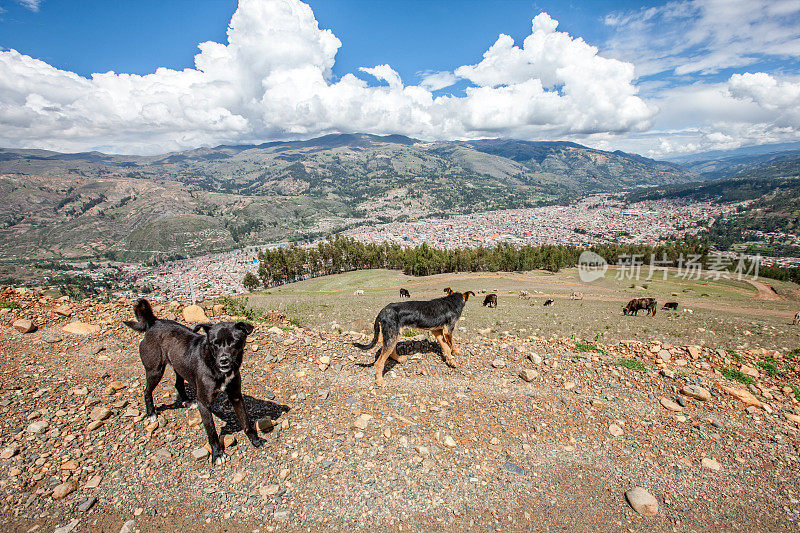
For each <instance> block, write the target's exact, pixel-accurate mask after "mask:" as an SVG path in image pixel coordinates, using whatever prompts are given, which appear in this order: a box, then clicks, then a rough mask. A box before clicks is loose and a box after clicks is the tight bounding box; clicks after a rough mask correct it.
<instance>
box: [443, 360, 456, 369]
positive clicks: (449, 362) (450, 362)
mask: <svg viewBox="0 0 800 533" xmlns="http://www.w3.org/2000/svg"><path fill="white" fill-rule="evenodd" d="M445 363H447V366H449V367H450V368H458V363H456V362H455V361H453V360H452V359H451V360H449V361H445Z"/></svg>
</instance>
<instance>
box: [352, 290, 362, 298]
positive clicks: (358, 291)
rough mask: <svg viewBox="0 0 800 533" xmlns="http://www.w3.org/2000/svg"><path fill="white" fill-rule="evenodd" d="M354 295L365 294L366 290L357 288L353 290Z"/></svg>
mask: <svg viewBox="0 0 800 533" xmlns="http://www.w3.org/2000/svg"><path fill="white" fill-rule="evenodd" d="M353 295H354V296H363V295H364V291H363V290H361V289H357V290H355V291H353Z"/></svg>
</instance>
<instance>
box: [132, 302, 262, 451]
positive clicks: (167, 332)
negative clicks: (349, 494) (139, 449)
mask: <svg viewBox="0 0 800 533" xmlns="http://www.w3.org/2000/svg"><path fill="white" fill-rule="evenodd" d="M133 311H134V313H135V315H136V321H135V322H134V321H133V320H125V321H124V322H125V325H126V326H128V327H130V328H131V329H133V330H134V331H139V332H142V333H144V338H143V339H142V342H140V343H139V356H140V357H141V358H142V364H143V365H144V369H145V373H146V375H147V385H146V386H145V390H144V404H145V408H146V410H147V417H148V418H150V419H151V420H152V419H155V418H156V417H157V416H158V415H157V414H156V410H155V407H154V406H153V389H155V388H156V385H158V383H159V381H161V378H162V377H163V375H164V369H165V368H166V366H167V364H170V365H172V368H173V369H174V370H175V388H176V389H177V391H178V398H179V400H180V401H182V402H183V403H184V405H189V403H190V402H189V397H188V396H187V395H186V389H185V387H184V380H186V381H188V382H189V385H191V386H192V388H194V390H195V392H196V394H197V404H198V405H197V407H198V409H199V410H200V416H201V417H202V419H203V427H204V428H205V430H206V434H207V435H208V443H209V444H210V445H211V459H212V460H213V461H214V464H217V465H220V464H222V463H224V462H225V453H224V450H223V447H222V445H221V444H220V442H219V436H218V435H217V430H216V428H215V427H214V419H213V417H212V415H211V404H212V403H214V399H215V398H216V396H217V395H218V394H219V392H220V391H223V390H224V391H225V393H226V394H227V396H228V399H229V400H230V402H231V404H232V405H233V410H234V411H235V412H236V417H237V418H238V419H239V423H240V424H241V425H242V428H244V432H245V434H246V435H247V437H248V438H249V439H250V442H251V443H253V446H255V447H256V448H258V447H259V446H261V445H262V444H264V440H263V439H261V438H260V437H259V436H258V431H256V429H255V427H254V426H253V425H252V424H251V423H250V420H249V419H248V418H247V411H246V410H245V408H244V402H243V400H242V381H241V377H240V376H239V366H240V365H241V364H242V355H243V353H244V344H245V342H246V340H247V335H249V334H250V333H252V332H253V326H252V325H251V324H248V323H247V322H236V323H233V322H220V323H219V324H214V325H211V324H199V325H198V326H196V327H195V328H194V330H191V329H189V328H187V327H186V326H184V325H183V324H179V323H177V322H175V321H173V320H162V319H158V318H156V316H155V314H153V308H152V307H151V306H150V302H148V301H147V300H144V299H142V300H139V301H138V302H136V305H135V306H134V308H133ZM201 329H202V330H203V331H205V335H203V334H198V333H197V332H198V331H200V330H201Z"/></svg>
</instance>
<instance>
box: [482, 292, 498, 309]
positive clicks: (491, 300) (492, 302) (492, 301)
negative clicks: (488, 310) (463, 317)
mask: <svg viewBox="0 0 800 533" xmlns="http://www.w3.org/2000/svg"><path fill="white" fill-rule="evenodd" d="M483 306H484V307H497V295H496V294H487V295H486V298H484V299H483Z"/></svg>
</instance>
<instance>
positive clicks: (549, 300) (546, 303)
mask: <svg viewBox="0 0 800 533" xmlns="http://www.w3.org/2000/svg"><path fill="white" fill-rule="evenodd" d="M554 303H556V301H555V300H553V299H552V298H549V299H547V300H545V301H544V306H545V307H548V306H551V305H553V304H554Z"/></svg>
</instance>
